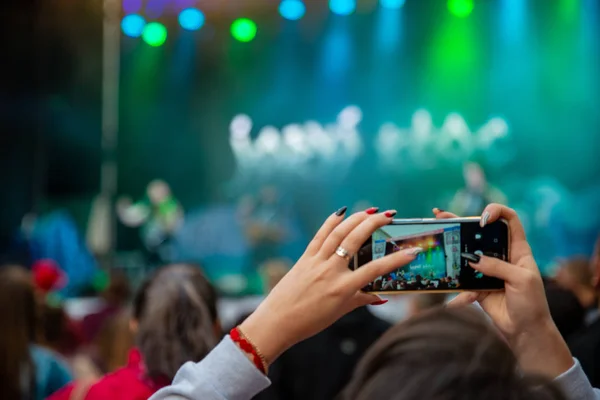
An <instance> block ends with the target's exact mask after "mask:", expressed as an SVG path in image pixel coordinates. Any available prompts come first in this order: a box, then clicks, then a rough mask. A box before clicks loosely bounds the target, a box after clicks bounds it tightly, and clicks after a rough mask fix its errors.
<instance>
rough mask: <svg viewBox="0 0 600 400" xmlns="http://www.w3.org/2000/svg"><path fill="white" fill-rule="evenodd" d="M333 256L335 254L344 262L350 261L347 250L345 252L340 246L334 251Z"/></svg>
mask: <svg viewBox="0 0 600 400" xmlns="http://www.w3.org/2000/svg"><path fill="white" fill-rule="evenodd" d="M335 254H337V255H338V256H340V257H342V258H343V259H344V260H349V259H350V254H349V253H348V250H346V249H345V248H343V247H342V246H339V247H338V248H337V249H336V250H335Z"/></svg>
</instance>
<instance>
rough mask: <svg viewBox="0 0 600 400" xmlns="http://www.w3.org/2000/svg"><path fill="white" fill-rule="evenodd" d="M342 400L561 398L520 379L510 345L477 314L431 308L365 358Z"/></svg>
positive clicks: (544, 384)
mask: <svg viewBox="0 0 600 400" xmlns="http://www.w3.org/2000/svg"><path fill="white" fill-rule="evenodd" d="M341 398H342V399H343V400H363V399H365V400H366V399H381V400H385V399H390V400H391V399H402V400H413V399H414V400H417V399H436V400H454V399H456V400H458V399H460V400H469V399H488V400H504V399H506V400H509V399H510V400H518V399H523V400H538V399H539V400H541V399H544V400H546V399H548V400H549V399H556V400H558V399H563V396H562V394H561V392H560V391H559V390H558V389H557V388H555V387H554V386H552V385H551V383H550V382H548V381H544V380H543V379H541V378H534V377H531V378H529V377H527V376H523V375H522V374H521V373H520V372H519V371H518V368H517V360H516V358H515V356H514V355H513V353H512V351H511V349H510V347H509V346H508V344H507V343H506V341H505V340H503V339H502V338H501V337H500V336H499V335H498V333H497V331H496V330H495V329H494V328H493V327H492V325H491V324H490V322H489V321H488V320H487V319H486V318H485V316H484V315H483V313H482V312H481V311H480V310H477V309H475V308H474V307H464V308H456V309H455V308H435V309H431V310H429V311H425V312H422V313H421V314H419V315H417V316H415V317H414V318H411V319H408V320H406V321H405V322H403V323H401V324H398V325H396V326H394V327H393V328H392V329H390V330H389V331H388V332H386V333H385V334H384V335H383V336H382V337H381V338H380V339H379V340H378V341H377V342H375V344H374V345H373V346H372V347H371V348H370V349H369V351H368V352H367V353H366V354H365V356H364V357H363V359H362V360H361V362H360V363H359V364H358V366H357V368H356V370H355V372H354V376H353V378H352V380H351V382H350V384H349V385H348V386H347V387H346V389H345V390H344V392H343V393H342V396H341Z"/></svg>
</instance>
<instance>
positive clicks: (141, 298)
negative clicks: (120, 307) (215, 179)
mask: <svg viewBox="0 0 600 400" xmlns="http://www.w3.org/2000/svg"><path fill="white" fill-rule="evenodd" d="M131 326H132V329H133V330H134V332H135V336H136V340H135V342H136V345H137V347H138V348H139V350H140V352H141V355H142V358H143V360H144V364H145V366H146V372H147V375H148V377H150V378H158V379H165V378H166V379H167V380H168V381H171V380H172V379H173V377H174V376H175V373H176V372H177V370H178V369H179V368H180V367H181V366H182V365H183V364H184V363H186V362H187V361H195V362H198V361H200V360H201V359H203V358H204V356H206V355H207V354H208V353H209V352H210V351H211V350H212V348H213V347H214V346H215V345H216V344H217V342H218V340H219V339H220V335H221V333H220V323H219V318H218V315H217V293H216V291H215V289H214V287H213V286H212V285H211V284H210V283H209V282H208V280H207V279H206V276H205V275H204V273H203V272H202V270H201V269H200V267H199V266H197V265H193V264H173V265H169V266H166V267H164V268H162V269H160V270H158V271H157V272H156V273H155V274H154V275H153V276H152V277H150V278H149V279H148V280H147V281H146V282H144V283H143V284H142V287H141V288H140V290H139V291H138V293H137V295H136V296H135V298H134V302H133V321H132V324H131Z"/></svg>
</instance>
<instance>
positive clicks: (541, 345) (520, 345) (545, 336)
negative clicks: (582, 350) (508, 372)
mask: <svg viewBox="0 0 600 400" xmlns="http://www.w3.org/2000/svg"><path fill="white" fill-rule="evenodd" d="M510 344H511V348H512V349H513V352H514V353H515V356H516V357H517V359H518V361H519V365H520V367H521V369H522V370H523V372H526V373H530V374H537V375H543V376H545V377H547V378H550V379H554V378H556V377H557V376H559V375H561V374H562V373H564V372H566V371H568V370H569V369H570V368H571V367H572V366H573V363H574V362H573V357H572V355H571V352H570V351H569V348H568V347H567V344H566V343H565V341H564V339H563V338H562V336H561V334H560V332H559V331H558V329H557V328H556V325H555V324H554V322H553V321H552V320H551V319H548V320H546V321H544V322H542V323H540V324H537V325H536V329H535V330H532V331H527V332H522V333H520V334H519V335H517V336H516V337H515V338H513V339H512V340H510Z"/></svg>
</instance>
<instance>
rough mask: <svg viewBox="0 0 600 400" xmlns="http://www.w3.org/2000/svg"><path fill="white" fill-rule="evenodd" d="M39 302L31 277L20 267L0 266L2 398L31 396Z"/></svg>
mask: <svg viewBox="0 0 600 400" xmlns="http://www.w3.org/2000/svg"><path fill="white" fill-rule="evenodd" d="M36 319H37V315H36V299H35V289H34V285H33V280H32V277H31V275H30V274H29V272H28V271H27V270H25V269H24V268H21V267H18V266H3V267H0V326H2V329H0V382H2V385H0V398H2V399H20V398H25V396H26V395H27V393H29V394H32V393H33V391H34V389H35V383H34V380H33V376H32V374H30V373H29V374H28V373H27V372H26V371H29V372H31V371H34V363H33V360H32V357H31V354H30V351H29V346H30V345H31V343H33V342H35V341H36V339H37V336H38V335H37V334H38V331H37V329H36Z"/></svg>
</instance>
